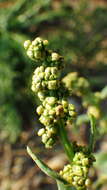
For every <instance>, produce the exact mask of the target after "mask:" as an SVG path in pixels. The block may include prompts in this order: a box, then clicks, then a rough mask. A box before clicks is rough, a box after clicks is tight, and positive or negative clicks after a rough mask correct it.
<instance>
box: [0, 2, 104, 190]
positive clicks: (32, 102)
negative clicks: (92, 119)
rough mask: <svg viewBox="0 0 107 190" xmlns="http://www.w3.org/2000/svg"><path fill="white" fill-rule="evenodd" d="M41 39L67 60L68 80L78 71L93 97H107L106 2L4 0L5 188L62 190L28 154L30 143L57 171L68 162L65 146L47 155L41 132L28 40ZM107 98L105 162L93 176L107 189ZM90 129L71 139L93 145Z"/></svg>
mask: <svg viewBox="0 0 107 190" xmlns="http://www.w3.org/2000/svg"><path fill="white" fill-rule="evenodd" d="M37 36H41V37H43V38H44V39H48V40H49V42H50V44H49V47H50V48H51V49H53V50H55V51H57V52H59V53H60V54H61V55H63V56H64V57H65V62H66V68H65V70H64V72H63V73H62V77H64V76H66V75H67V73H68V72H75V71H76V72H78V73H79V75H80V76H82V77H85V78H87V80H88V81H89V83H90V88H91V91H92V93H94V92H96V91H99V92H100V91H101V90H102V89H106V90H103V94H104V93H105V94H107V88H105V86H106V85H107V1H106V0H105V1H104V0H90V1H88V0H30V1H27V0H0V190H13V189H15V190H34V189H37V190H42V189H44V190H45V189H50V188H51V189H52V190H53V189H54V190H56V186H55V185H54V181H53V180H51V179H49V178H48V177H46V176H45V175H44V174H42V172H41V171H40V170H39V169H38V168H37V167H35V165H34V163H33V162H32V160H31V159H30V158H29V156H28V155H27V154H26V145H27V144H29V145H30V146H32V147H33V149H34V151H35V152H37V153H38V154H40V156H41V157H42V158H43V159H44V161H45V162H47V164H48V165H49V166H51V167H53V169H56V170H59V169H61V168H62V167H63V165H64V164H65V163H66V162H67V160H66V157H65V155H64V154H63V150H62V149H61V147H60V146H59V145H56V147H55V151H52V150H47V151H46V150H45V149H44V146H43V145H42V143H41V140H40V138H38V137H37V134H36V131H37V130H38V127H39V122H38V116H37V115H36V106H37V99H36V97H35V96H34V94H33V93H32V92H31V78H32V72H33V71H34V69H35V67H36V66H37V65H35V63H34V62H33V61H31V60H30V59H29V58H28V57H27V55H26V53H25V50H24V48H23V42H24V41H25V40H27V39H31V40H32V39H34V38H35V37H37ZM76 96H77V95H75V93H74V99H75V98H77V97H76ZM106 97H107V96H106V95H105V100H104V101H102V102H101V109H102V112H104V117H103V125H102V126H104V128H103V129H102V127H101V131H102V132H101V134H99V137H98V143H97V146H96V149H95V151H96V154H97V156H98V158H99V162H98V164H96V166H95V168H93V169H92V171H91V174H90V176H91V178H92V180H93V181H94V183H95V185H96V183H97V185H96V186H97V189H100V188H102V189H104V188H105V190H106V189H107V186H106V185H105V184H106V183H107V178H106V176H107V169H105V167H106V168H107V162H105V161H107V145H106V143H107V109H106V106H107V99H106ZM81 102H82V98H81V97H78V101H76V104H77V108H78V107H79V111H80V112H82V113H84V108H80V107H82V106H81ZM81 110H82V111H81ZM101 121H102V120H101ZM104 122H105V123H104ZM85 128H86V124H84V127H83V128H82V127H81V129H80V134H81V137H79V138H78V130H73V134H71V136H70V138H73V139H74V140H75V139H76V140H78V141H79V142H80V143H82V144H87V137H86V133H85ZM68 130H71V129H68ZM102 179H103V182H102V181H101V180H102ZM99 184H100V185H99Z"/></svg>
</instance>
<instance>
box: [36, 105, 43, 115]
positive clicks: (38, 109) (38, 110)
mask: <svg viewBox="0 0 107 190" xmlns="http://www.w3.org/2000/svg"><path fill="white" fill-rule="evenodd" d="M36 111H37V113H38V114H39V115H41V114H42V113H43V111H44V108H43V106H41V105H40V106H38V107H37V109H36Z"/></svg>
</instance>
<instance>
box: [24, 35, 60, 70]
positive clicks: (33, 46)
mask: <svg viewBox="0 0 107 190" xmlns="http://www.w3.org/2000/svg"><path fill="white" fill-rule="evenodd" d="M47 46H48V40H43V39H42V38H40V37H37V38H36V39H35V40H33V41H32V42H31V41H30V40H27V41H25V42H24V48H25V49H26V51H27V55H28V57H29V58H30V59H32V60H34V61H37V62H40V63H41V62H42V65H45V66H47V65H48V66H57V67H58V68H62V67H63V65H62V62H63V57H62V56H60V55H59V54H58V53H56V52H52V51H51V50H47Z"/></svg>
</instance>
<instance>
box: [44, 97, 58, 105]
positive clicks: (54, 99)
mask: <svg viewBox="0 0 107 190" xmlns="http://www.w3.org/2000/svg"><path fill="white" fill-rule="evenodd" d="M46 102H47V103H48V104H49V105H51V106H52V105H54V104H55V103H56V98H55V97H47V98H46Z"/></svg>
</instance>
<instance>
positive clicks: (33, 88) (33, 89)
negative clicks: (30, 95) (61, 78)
mask: <svg viewBox="0 0 107 190" xmlns="http://www.w3.org/2000/svg"><path fill="white" fill-rule="evenodd" d="M35 89H36V87H35V84H32V86H31V90H32V91H33V92H35Z"/></svg>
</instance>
